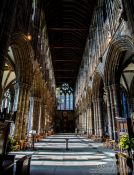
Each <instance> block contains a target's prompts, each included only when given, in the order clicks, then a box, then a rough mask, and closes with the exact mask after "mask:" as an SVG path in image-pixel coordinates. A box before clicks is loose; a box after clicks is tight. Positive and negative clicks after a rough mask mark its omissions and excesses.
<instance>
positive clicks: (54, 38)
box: [44, 0, 96, 86]
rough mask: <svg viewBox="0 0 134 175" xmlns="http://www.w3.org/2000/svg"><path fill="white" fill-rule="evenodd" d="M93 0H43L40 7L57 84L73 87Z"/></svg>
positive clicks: (90, 16) (87, 30)
mask: <svg viewBox="0 0 134 175" xmlns="http://www.w3.org/2000/svg"><path fill="white" fill-rule="evenodd" d="M95 2H96V0H45V1H44V10H45V16H46V24H47V30H48V38H49V44H50V50H51V55H52V62H53V67H54V74H55V79H56V84H57V86H58V85H60V84H61V83H63V82H67V83H69V84H70V85H72V86H74V85H75V81H76V78H77V74H78V70H79V67H80V64H81V60H82V55H83V51H84V47H85V43H86V39H87V36H88V32H89V26H90V22H91V18H92V14H93V9H94V6H95Z"/></svg>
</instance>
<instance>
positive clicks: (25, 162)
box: [15, 156, 31, 175]
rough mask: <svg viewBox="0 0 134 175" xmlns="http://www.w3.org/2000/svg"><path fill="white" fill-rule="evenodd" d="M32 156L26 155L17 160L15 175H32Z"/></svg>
mask: <svg viewBox="0 0 134 175" xmlns="http://www.w3.org/2000/svg"><path fill="white" fill-rule="evenodd" d="M30 162H31V156H24V157H22V158H20V159H19V160H18V161H17V162H16V174H15V175H30Z"/></svg>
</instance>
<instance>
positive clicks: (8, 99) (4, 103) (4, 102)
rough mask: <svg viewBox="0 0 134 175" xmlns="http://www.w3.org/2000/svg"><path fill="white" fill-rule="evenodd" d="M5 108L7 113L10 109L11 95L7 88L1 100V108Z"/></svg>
mask: <svg viewBox="0 0 134 175" xmlns="http://www.w3.org/2000/svg"><path fill="white" fill-rule="evenodd" d="M4 108H7V113H9V112H10V110H11V96H10V92H9V89H8V90H7V91H6V92H5V93H4V98H3V100H2V109H4Z"/></svg>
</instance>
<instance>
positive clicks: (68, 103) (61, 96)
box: [56, 83, 74, 110]
mask: <svg viewBox="0 0 134 175" xmlns="http://www.w3.org/2000/svg"><path fill="white" fill-rule="evenodd" d="M56 97H57V109H58V110H73V99H74V98H73V89H72V88H71V87H70V86H69V84H68V83H64V84H62V85H61V87H59V88H57V89H56Z"/></svg>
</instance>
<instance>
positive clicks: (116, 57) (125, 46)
mask: <svg viewBox="0 0 134 175" xmlns="http://www.w3.org/2000/svg"><path fill="white" fill-rule="evenodd" d="M123 51H131V52H132V51H134V45H133V42H132V39H131V38H130V37H129V36H120V37H117V38H115V39H114V40H113V41H112V43H111V45H110V47H109V51H108V54H107V58H106V63H105V68H104V78H105V85H106V86H108V85H110V84H115V77H116V71H117V69H118V66H119V62H120V59H121V57H122V54H123Z"/></svg>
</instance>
